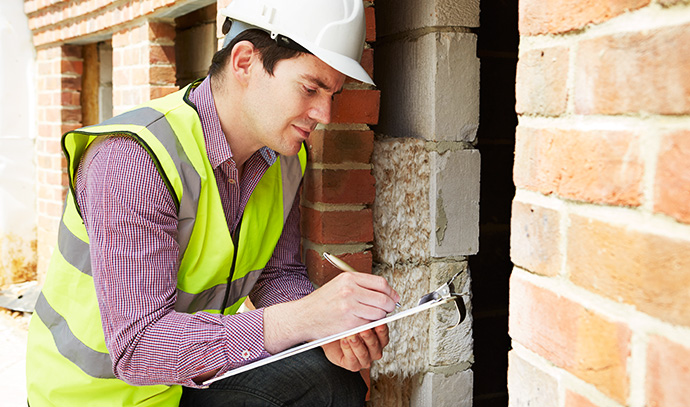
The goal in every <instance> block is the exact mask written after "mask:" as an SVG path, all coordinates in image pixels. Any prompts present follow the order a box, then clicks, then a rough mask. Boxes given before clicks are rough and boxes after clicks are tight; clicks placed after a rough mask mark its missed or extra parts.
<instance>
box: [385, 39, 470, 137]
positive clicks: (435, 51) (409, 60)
mask: <svg viewBox="0 0 690 407" xmlns="http://www.w3.org/2000/svg"><path fill="white" fill-rule="evenodd" d="M476 43H477V37H476V35H474V34H467V33H451V32H440V33H439V32H437V33H430V34H427V35H423V36H422V37H420V38H417V39H415V40H412V41H407V40H400V41H393V42H384V43H382V44H381V45H380V46H378V47H377V49H376V69H377V76H376V83H377V85H378V87H379V88H380V89H381V113H380V120H379V126H378V127H377V130H378V131H379V132H381V133H384V134H387V135H389V136H392V137H415V138H423V139H425V140H433V141H468V142H470V141H473V140H474V139H475V137H476V133H477V128H478V126H479V59H478V58H477V56H476V45H477V44H476Z"/></svg>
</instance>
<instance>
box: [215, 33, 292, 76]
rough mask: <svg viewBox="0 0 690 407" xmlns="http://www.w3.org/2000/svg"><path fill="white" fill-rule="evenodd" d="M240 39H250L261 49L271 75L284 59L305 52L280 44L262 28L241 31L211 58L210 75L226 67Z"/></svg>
mask: <svg viewBox="0 0 690 407" xmlns="http://www.w3.org/2000/svg"><path fill="white" fill-rule="evenodd" d="M240 41H249V42H251V43H252V44H254V47H255V48H256V49H257V50H258V51H259V56H260V58H261V62H263V65H264V69H265V70H266V72H268V74H269V75H271V76H273V70H274V69H275V66H276V64H277V63H278V62H279V61H280V60H283V59H290V58H294V57H297V56H299V55H301V54H303V52H300V51H297V50H294V49H291V48H285V47H281V46H279V45H278V43H277V42H276V41H274V40H273V39H271V36H270V35H269V34H268V33H267V32H265V31H262V30H246V31H243V32H241V33H240V34H239V35H238V36H237V37H235V38H233V40H232V41H230V43H229V44H228V45H227V46H226V47H224V48H223V49H221V50H220V51H218V52H216V53H215V54H214V55H213V59H212V60H211V66H210V67H209V69H208V75H209V76H216V77H217V76H218V75H219V74H220V72H221V71H222V70H223V68H224V67H225V64H226V63H227V61H228V58H230V54H231V53H232V48H233V47H234V46H235V44H237V43H238V42H240Z"/></svg>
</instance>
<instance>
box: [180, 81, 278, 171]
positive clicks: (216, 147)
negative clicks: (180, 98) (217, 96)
mask: <svg viewBox="0 0 690 407" xmlns="http://www.w3.org/2000/svg"><path fill="white" fill-rule="evenodd" d="M189 100H190V101H191V102H192V103H194V105H195V106H196V108H197V111H198V112H199V118H200V120H201V129H202V131H203V132H204V141H205V143H206V154H207V155H208V159H209V162H210V163H211V166H212V167H213V168H214V169H215V168H217V167H218V166H219V165H221V164H222V163H224V162H225V161H227V160H229V159H230V158H232V156H233V155H232V151H231V150H230V146H229V145H228V143H227V139H226V137H225V133H223V129H221V127H220V119H219V118H218V111H217V110H216V104H215V103H214V102H213V93H212V92H211V77H210V76H207V77H206V78H205V79H204V80H203V81H202V82H201V84H199V86H197V87H196V88H195V89H193V90H192V91H191V92H190V94H189ZM257 153H259V154H260V155H261V157H262V158H263V159H264V160H265V161H266V163H267V164H268V165H269V166H271V165H273V163H275V162H276V159H277V153H276V152H275V151H273V150H272V149H270V148H268V147H262V148H260V149H259V151H258V152H257ZM255 154H256V153H255Z"/></svg>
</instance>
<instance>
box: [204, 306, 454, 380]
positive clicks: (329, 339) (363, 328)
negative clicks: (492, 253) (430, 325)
mask: <svg viewBox="0 0 690 407" xmlns="http://www.w3.org/2000/svg"><path fill="white" fill-rule="evenodd" d="M454 300H455V299H454V297H447V298H440V299H438V300H436V301H430V302H427V303H424V304H422V305H418V306H416V307H413V308H410V309H407V310H404V311H400V312H397V313H395V314H393V315H389V316H387V317H385V318H381V319H379V320H376V321H372V322H369V323H368V324H364V325H361V326H358V327H357V328H352V329H349V330H347V331H343V332H340V333H337V334H335V335H331V336H327V337H325V338H321V339H317V340H315V341H311V342H307V343H305V344H303V345H299V346H296V347H294V348H290V349H286V350H284V351H282V352H280V353H276V354H275V355H272V356H269V357H267V358H265V359H260V360H257V361H256V362H252V363H249V364H247V365H244V366H240V367H238V368H236V369H232V370H230V371H228V372H227V373H225V374H223V375H221V376H218V377H214V378H213V379H209V380H207V381H205V382H204V383H203V385H204V386H208V385H210V384H211V383H213V382H215V381H218V380H221V379H224V378H226V377H230V376H234V375H236V374H240V373H244V372H246V371H249V370H252V369H255V368H257V367H259V366H264V365H267V364H269V363H273V362H276V361H278V360H281V359H285V358H289V357H290V356H294V355H297V354H298V353H302V352H306V351H308V350H311V349H314V348H318V347H319V346H321V345H325V344H327V343H331V342H333V341H337V340H339V339H342V338H347V337H348V336H350V335H354V334H356V333H359V332H362V331H366V330H367V329H371V328H374V327H377V326H379V325H383V324H387V323H389V322H392V321H395V320H398V319H401V318H405V317H407V316H410V315H414V314H417V313H419V312H422V311H425V310H428V309H431V308H434V307H436V306H439V305H441V304H446V303H448V302H451V301H454Z"/></svg>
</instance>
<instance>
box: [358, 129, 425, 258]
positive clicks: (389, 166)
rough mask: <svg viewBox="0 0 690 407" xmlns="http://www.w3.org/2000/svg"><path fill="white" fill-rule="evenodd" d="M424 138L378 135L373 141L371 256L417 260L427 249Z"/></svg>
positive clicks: (422, 256) (423, 255)
mask: <svg viewBox="0 0 690 407" xmlns="http://www.w3.org/2000/svg"><path fill="white" fill-rule="evenodd" d="M424 145H425V142H424V140H419V139H413V138H381V139H377V140H376V142H375V144H374V152H373V155H372V164H373V174H374V178H375V179H376V199H375V201H374V207H373V213H374V249H373V254H374V260H375V261H377V262H385V263H388V264H396V263H421V262H424V261H425V260H426V258H428V256H429V253H430V246H429V244H430V243H429V242H430V233H431V221H430V209H429V185H430V181H429V180H430V173H431V169H430V168H431V167H430V164H429V162H430V160H429V152H428V151H426V150H425V148H424Z"/></svg>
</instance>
